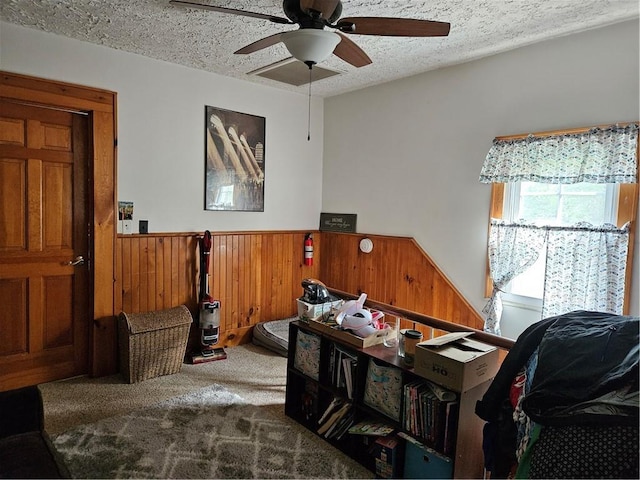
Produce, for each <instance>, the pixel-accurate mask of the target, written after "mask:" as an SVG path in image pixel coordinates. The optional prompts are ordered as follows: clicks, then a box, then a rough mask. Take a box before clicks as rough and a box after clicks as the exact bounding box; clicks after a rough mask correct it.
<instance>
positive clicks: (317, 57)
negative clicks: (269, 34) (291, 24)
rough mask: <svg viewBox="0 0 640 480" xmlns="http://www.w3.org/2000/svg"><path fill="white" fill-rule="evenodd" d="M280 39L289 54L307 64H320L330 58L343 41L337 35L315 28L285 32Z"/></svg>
mask: <svg viewBox="0 0 640 480" xmlns="http://www.w3.org/2000/svg"><path fill="white" fill-rule="evenodd" d="M280 38H281V40H282V42H283V43H284V45H285V46H286V47H287V50H289V53H290V54H291V55H292V56H293V57H294V58H296V59H298V60H300V61H301V62H304V63H306V64H309V63H311V64H316V63H320V62H323V61H324V60H326V59H327V58H329V55H331V54H332V53H333V50H334V49H335V48H336V46H337V45H338V43H340V40H341V38H340V35H338V34H337V33H334V32H329V31H327V30H317V29H314V28H301V29H300V30H293V31H291V32H285V33H282V34H281V35H280Z"/></svg>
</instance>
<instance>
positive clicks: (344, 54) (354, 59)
mask: <svg viewBox="0 0 640 480" xmlns="http://www.w3.org/2000/svg"><path fill="white" fill-rule="evenodd" d="M338 35H340V37H341V38H342V40H340V43H338V46H337V47H336V48H335V50H334V51H333V53H334V55H336V56H337V57H340V58H341V59H342V60H344V61H345V62H347V63H350V64H351V65H353V66H354V67H364V66H365V65H369V64H370V63H372V62H371V59H370V58H369V56H368V55H367V54H366V53H364V50H362V49H361V48H360V47H359V46H358V45H356V44H355V43H354V42H353V40H351V39H349V38H347V37H345V36H344V35H342V34H341V33H338Z"/></svg>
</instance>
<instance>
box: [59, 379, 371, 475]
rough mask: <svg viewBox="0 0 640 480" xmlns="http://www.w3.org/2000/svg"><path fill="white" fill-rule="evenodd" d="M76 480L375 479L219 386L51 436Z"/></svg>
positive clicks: (289, 424)
mask: <svg viewBox="0 0 640 480" xmlns="http://www.w3.org/2000/svg"><path fill="white" fill-rule="evenodd" d="M53 443H54V445H55V446H56V448H57V449H58V450H59V452H60V453H61V454H62V456H63V458H64V459H65V462H66V463H67V465H68V467H69V470H70V471H71V474H72V476H73V477H74V478H373V477H374V475H373V473H371V472H370V471H368V470H367V469H365V468H364V467H362V466H361V465H359V464H358V463H356V462H354V461H353V460H351V459H350V458H348V457H346V456H345V455H343V454H342V453H340V452H339V451H338V450H336V449H335V448H333V447H331V446H330V445H328V444H327V443H326V442H324V441H323V440H322V439H320V438H318V437H316V436H315V435H314V434H313V433H312V432H309V431H308V430H306V429H305V428H304V427H302V426H300V425H298V424H297V423H296V422H294V421H293V420H291V419H289V418H287V417H283V418H277V417H276V416H275V415H273V414H270V413H269V412H267V411H266V409H264V408H262V409H261V408H260V407H258V406H255V405H249V404H246V403H245V402H244V400H243V399H242V398H241V397H239V396H238V395H235V394H233V393H230V392H228V391H227V390H225V389H224V388H223V387H221V386H219V385H212V386H210V387H206V388H204V389H201V390H199V391H197V392H194V393H191V394H189V395H185V396H181V397H176V398H172V399H170V400H167V401H164V402H161V403H158V404H155V405H153V406H151V407H149V408H146V409H144V410H138V411H135V412H133V413H130V414H128V415H123V416H119V417H112V418H108V419H104V420H101V421H98V422H96V423H93V424H88V425H82V426H80V427H77V428H74V429H72V430H69V431H67V432H64V433H61V434H59V435H57V436H54V437H53Z"/></svg>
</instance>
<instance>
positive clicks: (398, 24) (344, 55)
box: [169, 0, 450, 68]
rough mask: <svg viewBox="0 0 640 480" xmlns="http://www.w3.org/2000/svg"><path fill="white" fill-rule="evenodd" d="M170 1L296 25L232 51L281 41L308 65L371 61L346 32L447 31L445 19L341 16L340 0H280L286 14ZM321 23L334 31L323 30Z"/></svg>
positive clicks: (429, 34) (243, 51)
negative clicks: (329, 60) (333, 58)
mask: <svg viewBox="0 0 640 480" xmlns="http://www.w3.org/2000/svg"><path fill="white" fill-rule="evenodd" d="M169 3H171V4H172V5H177V6H182V7H190V8H199V9H203V10H210V11H214V12H221V13H230V14H233V15H242V16H245V17H254V18H260V19H263V20H268V21H270V22H273V23H278V24H283V25H295V24H297V25H299V27H300V28H299V29H297V30H292V31H288V32H283V33H276V34H274V35H270V36H268V37H265V38H262V39H260V40H257V41H255V42H253V43H251V44H249V45H247V46H245V47H243V48H241V49H240V50H237V51H236V52H234V53H236V54H248V53H253V52H257V51H258V50H262V49H264V48H267V47H270V46H272V45H275V44H277V43H279V42H283V43H284V44H285V46H286V47H287V50H289V52H290V53H291V55H293V56H294V57H295V58H297V59H298V60H300V61H302V62H304V63H305V64H307V65H308V66H309V68H311V67H312V65H315V64H316V63H319V62H322V61H324V60H326V59H327V58H328V57H329V55H331V54H332V53H333V54H335V55H336V56H338V57H339V58H341V59H342V60H344V61H345V62H347V63H349V64H351V65H353V66H354V67H363V66H365V65H369V64H370V63H371V59H370V58H369V56H368V55H367V54H366V53H365V52H364V50H362V49H361V48H360V47H359V46H358V45H356V43H355V42H353V41H352V40H351V39H349V38H347V36H346V35H345V34H347V35H383V36H399V37H443V36H447V35H448V34H449V29H450V25H449V23H446V22H436V21H432V20H420V19H413V18H389V17H345V18H341V17H340V16H341V15H342V2H341V1H340V0H284V1H283V4H282V8H283V10H284V14H285V15H286V17H287V18H284V17H279V16H275V15H268V14H263V13H256V12H250V11H247V10H238V9H235V8H227V7H216V6H213V5H208V4H202V3H197V2H190V1H183V0H170V2H169ZM325 27H327V28H329V29H333V30H334V31H330V30H325Z"/></svg>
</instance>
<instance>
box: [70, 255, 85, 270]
mask: <svg viewBox="0 0 640 480" xmlns="http://www.w3.org/2000/svg"><path fill="white" fill-rule="evenodd" d="M67 265H71V266H72V267H75V266H76V265H84V257H83V256H82V255H78V256H77V257H76V259H75V260H69V261H68V262H67Z"/></svg>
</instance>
